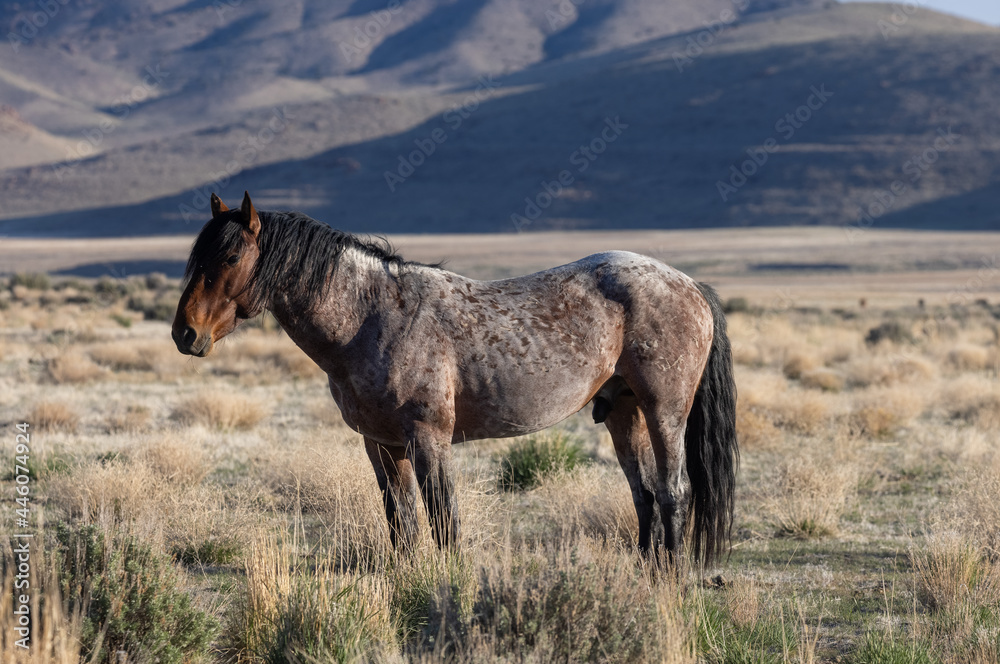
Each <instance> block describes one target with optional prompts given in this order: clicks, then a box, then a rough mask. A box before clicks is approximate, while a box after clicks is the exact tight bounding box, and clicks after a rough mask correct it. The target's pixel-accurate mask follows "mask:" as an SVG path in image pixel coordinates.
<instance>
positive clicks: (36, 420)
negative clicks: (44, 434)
mask: <svg viewBox="0 0 1000 664" xmlns="http://www.w3.org/2000/svg"><path fill="white" fill-rule="evenodd" d="M28 421H29V422H30V423H31V425H32V426H34V427H37V428H38V430H39V431H68V432H74V431H76V427H77V425H78V424H79V423H80V417H79V416H78V415H77V414H76V413H74V412H73V411H72V410H70V409H69V408H68V407H67V406H64V405H63V404H61V403H58V402H53V401H42V402H39V403H37V404H35V407H34V408H32V409H31V412H30V413H29V414H28Z"/></svg>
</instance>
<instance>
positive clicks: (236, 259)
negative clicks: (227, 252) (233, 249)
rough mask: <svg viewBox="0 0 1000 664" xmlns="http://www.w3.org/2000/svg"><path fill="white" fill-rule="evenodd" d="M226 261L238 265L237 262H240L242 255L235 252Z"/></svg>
mask: <svg viewBox="0 0 1000 664" xmlns="http://www.w3.org/2000/svg"><path fill="white" fill-rule="evenodd" d="M226 262H227V263H229V264H230V265H236V264H237V263H239V262H240V255H239V254H233V255H232V256H230V257H229V258H227V259H226Z"/></svg>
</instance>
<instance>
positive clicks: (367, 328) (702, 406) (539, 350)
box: [171, 193, 739, 564]
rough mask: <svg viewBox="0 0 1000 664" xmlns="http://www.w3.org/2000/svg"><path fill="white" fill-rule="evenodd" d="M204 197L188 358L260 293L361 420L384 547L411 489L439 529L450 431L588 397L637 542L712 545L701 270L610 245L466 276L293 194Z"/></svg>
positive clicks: (708, 358)
mask: <svg viewBox="0 0 1000 664" xmlns="http://www.w3.org/2000/svg"><path fill="white" fill-rule="evenodd" d="M211 212H212V218H211V220H209V221H208V222H207V223H206V224H205V226H204V228H203V229H202V230H201V232H200V234H199V235H198V237H197V239H196V240H195V242H194V246H193V248H192V250H191V254H190V258H189V260H188V263H187V269H186V271H185V285H184V290H183V293H182V295H181V298H180V301H179V302H178V306H177V313H176V316H175V318H174V321H173V325H172V328H171V335H172V337H173V340H174V342H175V343H176V345H177V349H178V350H179V351H180V352H181V353H185V354H187V355H193V356H197V357H205V356H206V355H208V354H209V353H210V352H211V351H212V349H213V347H214V345H215V343H216V342H218V341H219V340H220V339H222V338H223V337H225V336H226V335H228V334H230V333H231V332H233V330H235V329H236V328H237V327H238V326H239V325H240V323H242V322H243V321H245V320H248V319H251V318H254V317H255V316H257V315H259V314H261V313H262V312H263V311H264V310H268V311H270V312H271V313H272V315H273V316H274V318H275V319H276V320H277V322H278V323H279V325H280V326H281V328H282V329H283V330H284V331H285V332H286V333H287V334H288V336H289V337H290V338H291V339H292V340H293V341H294V342H295V343H296V344H297V345H298V346H299V347H300V348H301V349H302V350H303V351H304V352H305V353H306V355H308V356H309V357H310V358H311V359H312V360H313V361H314V362H316V364H317V365H319V367H320V368H321V369H322V370H323V371H324V372H325V373H326V374H327V376H328V377H329V386H330V392H331V394H332V396H333V398H334V400H335V401H336V403H337V406H338V407H339V408H340V411H341V413H342V415H343V419H344V421H345V422H346V423H347V425H348V426H350V427H351V428H352V429H354V430H355V431H357V432H359V433H360V434H361V435H362V436H363V438H364V445H365V450H366V452H367V454H368V457H369V459H370V461H371V464H372V467H373V468H374V470H375V476H376V479H377V481H378V485H379V488H380V489H381V492H382V498H383V503H384V507H385V515H386V519H387V521H388V524H389V532H390V537H391V542H392V545H393V546H394V548H396V549H397V550H409V549H412V547H413V546H414V545H415V540H416V538H417V534H418V520H417V504H418V500H419V499H418V495H419V496H420V497H421V498H422V500H423V502H424V505H425V508H426V512H427V515H428V518H429V521H430V526H431V530H432V533H433V536H434V539H435V541H436V543H437V545H438V546H439V547H441V548H449V549H450V548H455V547H457V542H458V539H459V536H460V531H459V525H460V524H459V520H458V514H457V510H456V499H455V489H454V486H455V485H454V479H453V473H452V456H451V446H452V445H454V444H456V443H462V442H466V441H472V440H479V439H484V438H503V437H510V436H519V435H523V434H528V433H532V432H535V431H539V430H541V429H544V428H546V427H549V426H551V425H553V424H555V423H557V422H559V421H561V420H563V419H565V418H567V417H569V416H570V415H572V414H574V413H576V412H577V411H579V410H581V409H582V408H584V407H585V406H586V405H587V404H588V403H593V404H594V412H593V415H594V419H595V421H598V422H603V423H604V425H605V426H606V427H607V429H608V431H609V432H610V434H611V439H612V441H613V443H614V448H615V452H616V455H617V457H618V460H619V462H620V464H621V467H622V470H623V471H624V472H625V476H626V478H627V480H628V483H629V486H630V488H631V492H632V499H633V502H634V503H635V511H636V514H637V516H638V521H639V533H638V542H637V544H638V548H639V549H640V551H641V552H642V553H643V554H645V555H647V556H648V555H649V553H650V551H654V552H655V556H656V557H657V559H659V558H660V557H661V553H660V552H661V551H663V550H665V551H666V554H667V558H668V559H669V560H671V561H674V562H679V561H680V560H681V559H682V558H681V556H682V555H684V539H685V536H688V537H689V538H690V541H689V545H690V550H691V551H690V553H691V555H692V557H693V559H694V560H696V561H700V562H701V563H702V564H708V563H709V562H711V561H712V560H714V559H716V558H718V557H719V556H720V555H721V554H723V553H725V552H726V551H728V548H729V542H730V536H731V530H732V520H733V498H734V489H735V478H736V470H737V465H738V461H739V450H738V447H737V440H736V422H735V413H736V387H735V383H734V380H733V369H732V354H731V350H730V344H729V340H728V337H727V334H726V319H725V315H724V313H723V309H722V306H721V303H720V300H719V296H718V295H717V294H716V292H715V291H714V290H713V289H712V288H711V287H710V286H707V285H705V284H700V283H697V282H696V281H694V280H693V279H691V278H690V277H688V276H687V275H685V274H683V273H681V272H679V271H678V270H675V269H673V268H671V267H668V266H667V265H666V264H664V263H662V262H660V261H658V260H655V259H653V258H649V257H646V256H642V255H639V254H635V253H630V252H623V251H608V252H604V253H598V254H594V255H592V256H587V257H586V258H582V259H580V260H578V261H576V262H574V263H569V264H568V265H563V266H561V267H555V268H552V269H549V270H545V271H542V272H537V273H535V274H530V275H527V276H523V277H517V278H511V279H503V280H499V281H476V280H473V279H469V278H466V277H463V276H460V275H458V274H455V273H452V272H449V271H447V270H445V269H444V268H443V267H441V266H440V265H425V264H421V263H416V262H411V261H407V260H404V259H403V258H401V257H400V256H399V255H398V254H397V253H395V252H394V251H393V249H392V248H391V246H390V245H389V244H388V242H387V241H384V240H372V239H363V238H360V237H358V236H355V235H352V234H350V233H346V232H342V231H338V230H334V229H333V228H331V227H330V226H328V225H327V224H324V223H322V222H319V221H316V220H314V219H311V218H310V217H308V216H306V215H304V214H301V213H298V212H276V211H265V210H261V211H258V210H257V209H256V208H255V207H254V205H253V202H252V201H251V199H250V195H249V193H245V194H244V197H243V202H242V205H241V206H240V208H239V209H234V210H230V209H229V208H228V207H227V206H226V205H225V204H224V203H223V202H222V201H221V200H220V199H219V197H218V196H216V195H215V194H213V195H212V198H211ZM689 520H690V522H689Z"/></svg>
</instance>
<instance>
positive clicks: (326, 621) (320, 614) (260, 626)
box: [227, 533, 397, 661]
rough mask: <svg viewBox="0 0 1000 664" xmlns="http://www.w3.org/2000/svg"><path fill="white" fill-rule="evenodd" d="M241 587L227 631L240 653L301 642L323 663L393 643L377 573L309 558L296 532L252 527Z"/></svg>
mask: <svg viewBox="0 0 1000 664" xmlns="http://www.w3.org/2000/svg"><path fill="white" fill-rule="evenodd" d="M244 569H245V571H246V587H245V590H244V593H243V594H242V597H241V600H240V602H239V603H238V605H237V606H236V607H235V611H234V612H233V614H232V618H231V621H230V624H229V626H228V629H227V636H228V640H229V641H230V644H231V645H230V649H231V650H232V651H235V652H234V653H233V654H235V655H237V656H238V657H240V658H241V659H243V658H248V659H249V660H251V661H275V659H276V658H281V657H283V655H284V654H285V653H286V652H287V651H293V652H294V651H295V650H296V649H298V648H303V649H305V650H306V651H307V652H311V653H312V654H313V656H320V657H322V659H323V661H328V659H327V658H329V661H334V660H335V661H348V660H350V661H355V660H357V659H366V660H370V659H371V658H380V657H382V656H384V655H386V654H388V652H390V651H391V650H392V649H394V648H395V646H396V643H397V641H396V634H397V629H396V627H397V625H396V623H395V621H394V619H393V615H392V611H391V592H392V591H391V589H390V587H389V584H388V582H387V579H386V577H385V576H384V570H383V574H380V575H351V574H339V573H337V572H336V571H335V566H334V565H333V564H332V561H327V564H323V563H322V562H320V563H319V564H315V563H314V561H313V560H311V559H310V558H308V557H306V556H304V555H303V553H302V552H301V550H300V548H299V543H298V542H297V540H296V539H295V538H294V537H290V536H284V537H276V536H275V535H273V534H269V533H258V534H257V536H256V537H254V539H253V541H252V542H251V544H250V547H249V553H248V555H247V556H246V559H245V562H244Z"/></svg>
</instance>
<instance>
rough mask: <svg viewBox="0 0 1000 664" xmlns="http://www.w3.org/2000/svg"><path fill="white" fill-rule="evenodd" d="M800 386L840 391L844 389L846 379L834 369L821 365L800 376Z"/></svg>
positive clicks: (826, 390)
mask: <svg viewBox="0 0 1000 664" xmlns="http://www.w3.org/2000/svg"><path fill="white" fill-rule="evenodd" d="M800 382H801V383H802V387H808V388H812V389H817V390H823V391H825V392H840V391H841V390H842V389H844V385H845V384H846V382H847V381H846V379H845V378H844V375H843V374H842V373H841V372H839V371H837V370H836V369H827V368H826V367H822V368H819V369H813V370H811V371H807V372H805V373H803V374H802V375H801V376H800Z"/></svg>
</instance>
